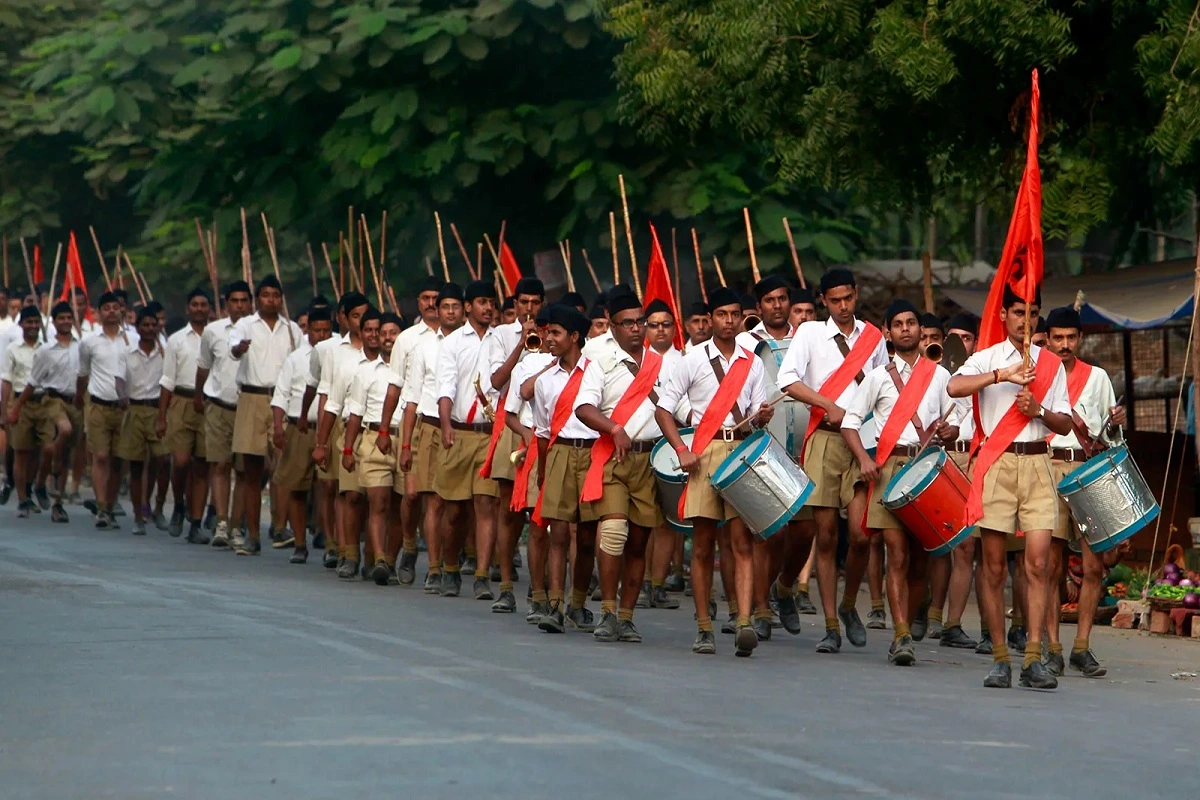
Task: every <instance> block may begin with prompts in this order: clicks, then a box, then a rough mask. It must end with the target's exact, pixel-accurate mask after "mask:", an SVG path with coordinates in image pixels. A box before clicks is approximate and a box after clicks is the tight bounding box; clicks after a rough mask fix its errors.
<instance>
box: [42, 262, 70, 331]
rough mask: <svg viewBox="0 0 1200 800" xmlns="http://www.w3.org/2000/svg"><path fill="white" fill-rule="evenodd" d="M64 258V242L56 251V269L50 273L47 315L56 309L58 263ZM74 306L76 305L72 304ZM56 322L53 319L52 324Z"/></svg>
mask: <svg viewBox="0 0 1200 800" xmlns="http://www.w3.org/2000/svg"><path fill="white" fill-rule="evenodd" d="M61 258H62V242H59V243H58V248H57V249H56V250H55V251H54V269H52V270H51V271H50V288H49V289H48V290H47V292H46V314H47V315H49V314H50V309H52V308H54V284H56V283H58V263H59V260H60V259H61ZM72 305H74V304H72ZM53 321H54V320H53V319H51V322H53Z"/></svg>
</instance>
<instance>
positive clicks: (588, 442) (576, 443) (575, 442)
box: [554, 436, 596, 450]
mask: <svg viewBox="0 0 1200 800" xmlns="http://www.w3.org/2000/svg"><path fill="white" fill-rule="evenodd" d="M595 443H596V440H595V439H569V438H567V437H566V436H560V437H558V438H557V439H555V440H554V446H555V447H558V446H559V445H563V446H564V447H575V448H579V449H582V448H584V447H586V448H588V449H589V450H590V449H591V447H592V445H594V444H595Z"/></svg>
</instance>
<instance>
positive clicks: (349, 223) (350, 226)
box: [346, 206, 362, 292]
mask: <svg viewBox="0 0 1200 800" xmlns="http://www.w3.org/2000/svg"><path fill="white" fill-rule="evenodd" d="M346 247H347V248H348V249H347V251H346V260H347V261H349V262H350V272H351V274H354V273H356V272H357V271H358V270H357V269H356V268H355V266H354V206H347V207H346ZM358 291H360V292H361V291H362V289H359V290H358Z"/></svg>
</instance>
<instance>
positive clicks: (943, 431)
mask: <svg viewBox="0 0 1200 800" xmlns="http://www.w3.org/2000/svg"><path fill="white" fill-rule="evenodd" d="M937 437H938V438H939V439H941V440H942V441H943V442H953V441H956V440H957V439H958V426H957V425H951V424H950V423H949V422H946V420H944V419H943V420H940V421H939V422H938V426H937Z"/></svg>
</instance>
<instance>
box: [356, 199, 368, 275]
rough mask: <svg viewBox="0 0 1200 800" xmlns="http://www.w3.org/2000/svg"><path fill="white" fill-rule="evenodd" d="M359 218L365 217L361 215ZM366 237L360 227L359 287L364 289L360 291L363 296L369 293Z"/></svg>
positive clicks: (358, 251)
mask: <svg viewBox="0 0 1200 800" xmlns="http://www.w3.org/2000/svg"><path fill="white" fill-rule="evenodd" d="M359 216H363V215H362V214H360V215H359ZM365 238H366V237H365V236H364V235H363V228H362V226H361V225H359V226H358V250H357V253H358V255H357V258H358V285H359V286H361V287H363V288H361V289H359V291H360V292H362V293H363V294H366V293H367V288H366V287H367V260H366V259H365V258H363V241H364V239H365Z"/></svg>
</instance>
